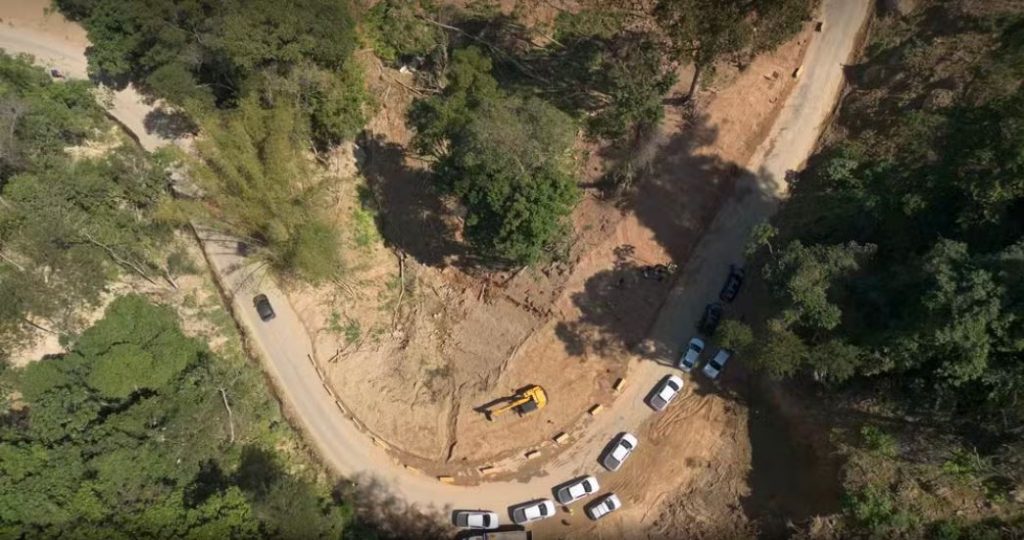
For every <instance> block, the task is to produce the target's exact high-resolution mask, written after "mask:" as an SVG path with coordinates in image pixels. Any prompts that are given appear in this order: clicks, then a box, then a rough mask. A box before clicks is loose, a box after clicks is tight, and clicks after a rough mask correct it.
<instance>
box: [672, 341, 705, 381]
mask: <svg viewBox="0 0 1024 540" xmlns="http://www.w3.org/2000/svg"><path fill="white" fill-rule="evenodd" d="M702 352H704V340H703V339H701V338H699V337H695V338H693V339H691V340H690V343H688V344H687V345H686V350H685V351H683V355H682V356H680V357H679V363H678V364H677V365H678V366H679V369H681V370H683V371H685V372H687V373H689V372H690V370H691V369H693V368H694V367H695V366H696V365H697V361H698V360H700V353H702Z"/></svg>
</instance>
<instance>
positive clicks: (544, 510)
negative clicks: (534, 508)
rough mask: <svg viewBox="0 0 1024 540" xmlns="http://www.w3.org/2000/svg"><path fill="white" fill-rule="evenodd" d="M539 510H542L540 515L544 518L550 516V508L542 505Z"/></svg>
mask: <svg viewBox="0 0 1024 540" xmlns="http://www.w3.org/2000/svg"><path fill="white" fill-rule="evenodd" d="M538 508H539V509H540V515H542V516H546V515H548V507H547V506H544V505H543V504H542V505H540V506H539V507H538Z"/></svg>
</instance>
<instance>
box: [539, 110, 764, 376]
mask: <svg viewBox="0 0 1024 540" xmlns="http://www.w3.org/2000/svg"><path fill="white" fill-rule="evenodd" d="M707 122H708V120H707V118H706V116H704V115H701V114H694V115H691V120H690V126H689V127H688V128H687V129H686V130H685V131H684V132H683V133H681V134H679V135H677V136H676V137H675V138H673V139H671V140H669V141H665V142H663V143H662V145H661V146H660V147H659V148H658V150H657V152H655V153H654V154H653V157H652V160H651V167H650V170H649V173H648V174H647V175H646V176H645V177H644V178H642V179H640V181H639V182H638V183H637V184H636V186H635V187H634V188H633V190H632V192H631V193H629V194H627V196H626V198H625V199H624V201H623V202H622V207H623V208H624V209H625V210H627V211H629V212H632V213H633V214H634V215H635V216H636V219H637V220H638V221H639V222H640V224H641V225H643V226H644V227H646V228H647V229H648V230H650V232H651V233H652V234H653V236H654V241H655V242H657V243H658V244H659V245H660V247H661V248H662V249H663V250H664V251H665V252H666V253H668V255H669V256H670V257H671V262H672V263H674V264H675V265H677V267H678V271H677V272H676V273H675V274H674V275H672V276H671V278H670V279H667V280H665V282H663V283H659V282H652V281H649V280H644V279H642V278H638V276H640V275H641V271H642V269H643V268H644V267H645V266H647V265H649V264H650V261H641V260H637V259H635V258H633V257H632V255H631V253H629V252H623V253H616V259H617V262H616V265H615V267H614V268H613V269H611V270H607V271H603V272H599V273H597V274H595V275H594V276H592V277H590V278H589V279H588V280H587V281H586V283H585V285H584V290H583V291H582V292H580V293H577V294H575V295H573V297H572V301H573V303H574V304H575V306H576V308H577V309H579V311H580V313H581V315H580V317H579V319H578V321H573V322H568V323H561V324H560V325H559V326H558V328H557V333H558V335H559V336H560V337H561V338H562V340H563V341H564V343H565V345H566V348H567V349H568V350H569V352H570V353H573V354H581V353H583V352H586V351H594V352H608V351H610V350H613V349H614V348H616V347H618V348H620V349H623V350H629V351H632V352H633V353H635V354H639V355H641V356H642V357H644V358H647V359H651V360H656V361H660V362H663V363H671V362H672V361H673V360H674V359H675V358H676V356H677V355H678V353H679V352H680V351H681V349H682V347H683V346H684V345H685V343H686V341H687V340H688V339H689V338H690V337H692V336H693V335H695V334H696V321H697V319H699V317H700V314H701V310H702V309H703V306H704V305H705V304H706V303H707V302H713V301H716V300H717V299H716V298H715V297H714V296H713V295H712V296H709V297H708V298H692V299H688V301H687V302H681V301H680V295H681V294H687V295H693V294H695V292H694V291H693V290H687V291H686V292H685V293H682V292H680V291H679V290H678V289H673V285H675V284H676V281H677V280H678V279H680V278H681V277H682V276H683V275H685V274H686V272H687V270H688V263H689V262H690V258H691V256H692V255H693V253H694V252H695V249H696V248H697V245H698V243H699V242H700V241H701V237H702V236H703V235H704V233H705V231H706V230H707V229H708V227H709V226H710V225H711V224H712V222H713V221H714V219H715V217H716V215H717V214H718V212H719V210H720V208H722V207H723V205H724V204H725V203H726V202H727V201H728V200H729V199H731V198H734V199H737V200H741V199H744V198H746V197H757V198H758V199H760V200H763V201H764V202H765V204H773V203H770V202H769V200H771V199H773V198H774V195H772V194H773V193H774V191H775V188H776V187H777V184H778V183H777V181H776V180H775V179H773V178H771V177H770V175H767V174H766V173H764V172H763V171H759V172H758V173H754V172H751V171H747V170H745V169H743V168H742V167H740V166H739V165H738V164H736V163H731V162H725V161H723V160H722V159H720V158H719V157H718V156H716V155H708V154H707V153H702V150H703V149H704V147H706V146H707V145H709V144H711V143H713V142H715V140H716V139H717V136H718V131H717V129H716V128H715V127H713V126H709V125H708V123H707ZM728 225H730V224H726V225H725V226H728ZM736 226H743V225H742V224H737V225H736ZM620 247H621V246H620ZM737 262H738V261H737ZM725 271H726V269H723V270H722V272H723V274H722V275H723V278H724V275H725V274H724V272H725ZM684 285H685V284H684ZM682 304H685V309H687V310H688V312H687V313H679V312H677V311H678V310H679V309H681V308H680V305H682ZM663 306H665V307H667V308H669V309H670V310H673V309H674V310H677V311H675V312H665V313H662V308H663ZM689 312H692V313H689ZM659 316H660V317H663V318H665V319H666V320H669V321H685V322H684V323H681V324H674V325H672V327H671V328H668V329H667V330H666V329H661V330H660V331H659V329H658V327H657V324H656V323H657V320H658V317H659ZM645 338H646V339H645Z"/></svg>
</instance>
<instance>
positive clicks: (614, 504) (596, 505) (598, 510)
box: [587, 493, 622, 521]
mask: <svg viewBox="0 0 1024 540" xmlns="http://www.w3.org/2000/svg"><path fill="white" fill-rule="evenodd" d="M619 508H622V501H620V500H619V496H618V495H616V494H614V493H609V494H607V495H605V496H604V497H601V498H600V499H598V500H596V501H594V502H593V503H592V504H591V505H590V506H588V507H587V515H588V516H590V519H593V520H595V521H597V520H599V519H601V518H603V517H604V516H607V515H608V514H611V513H612V512H614V511H616V510H618V509H619Z"/></svg>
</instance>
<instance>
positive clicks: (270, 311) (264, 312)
mask: <svg viewBox="0 0 1024 540" xmlns="http://www.w3.org/2000/svg"><path fill="white" fill-rule="evenodd" d="M252 303H253V305H255V306H256V313H259V315H260V319H263V320H264V321H269V320H270V319H273V318H274V317H276V316H277V315H276V314H275V313H274V308H273V307H272V306H271V305H270V300H268V299H267V295H265V294H257V295H256V297H255V298H253V299H252Z"/></svg>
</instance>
